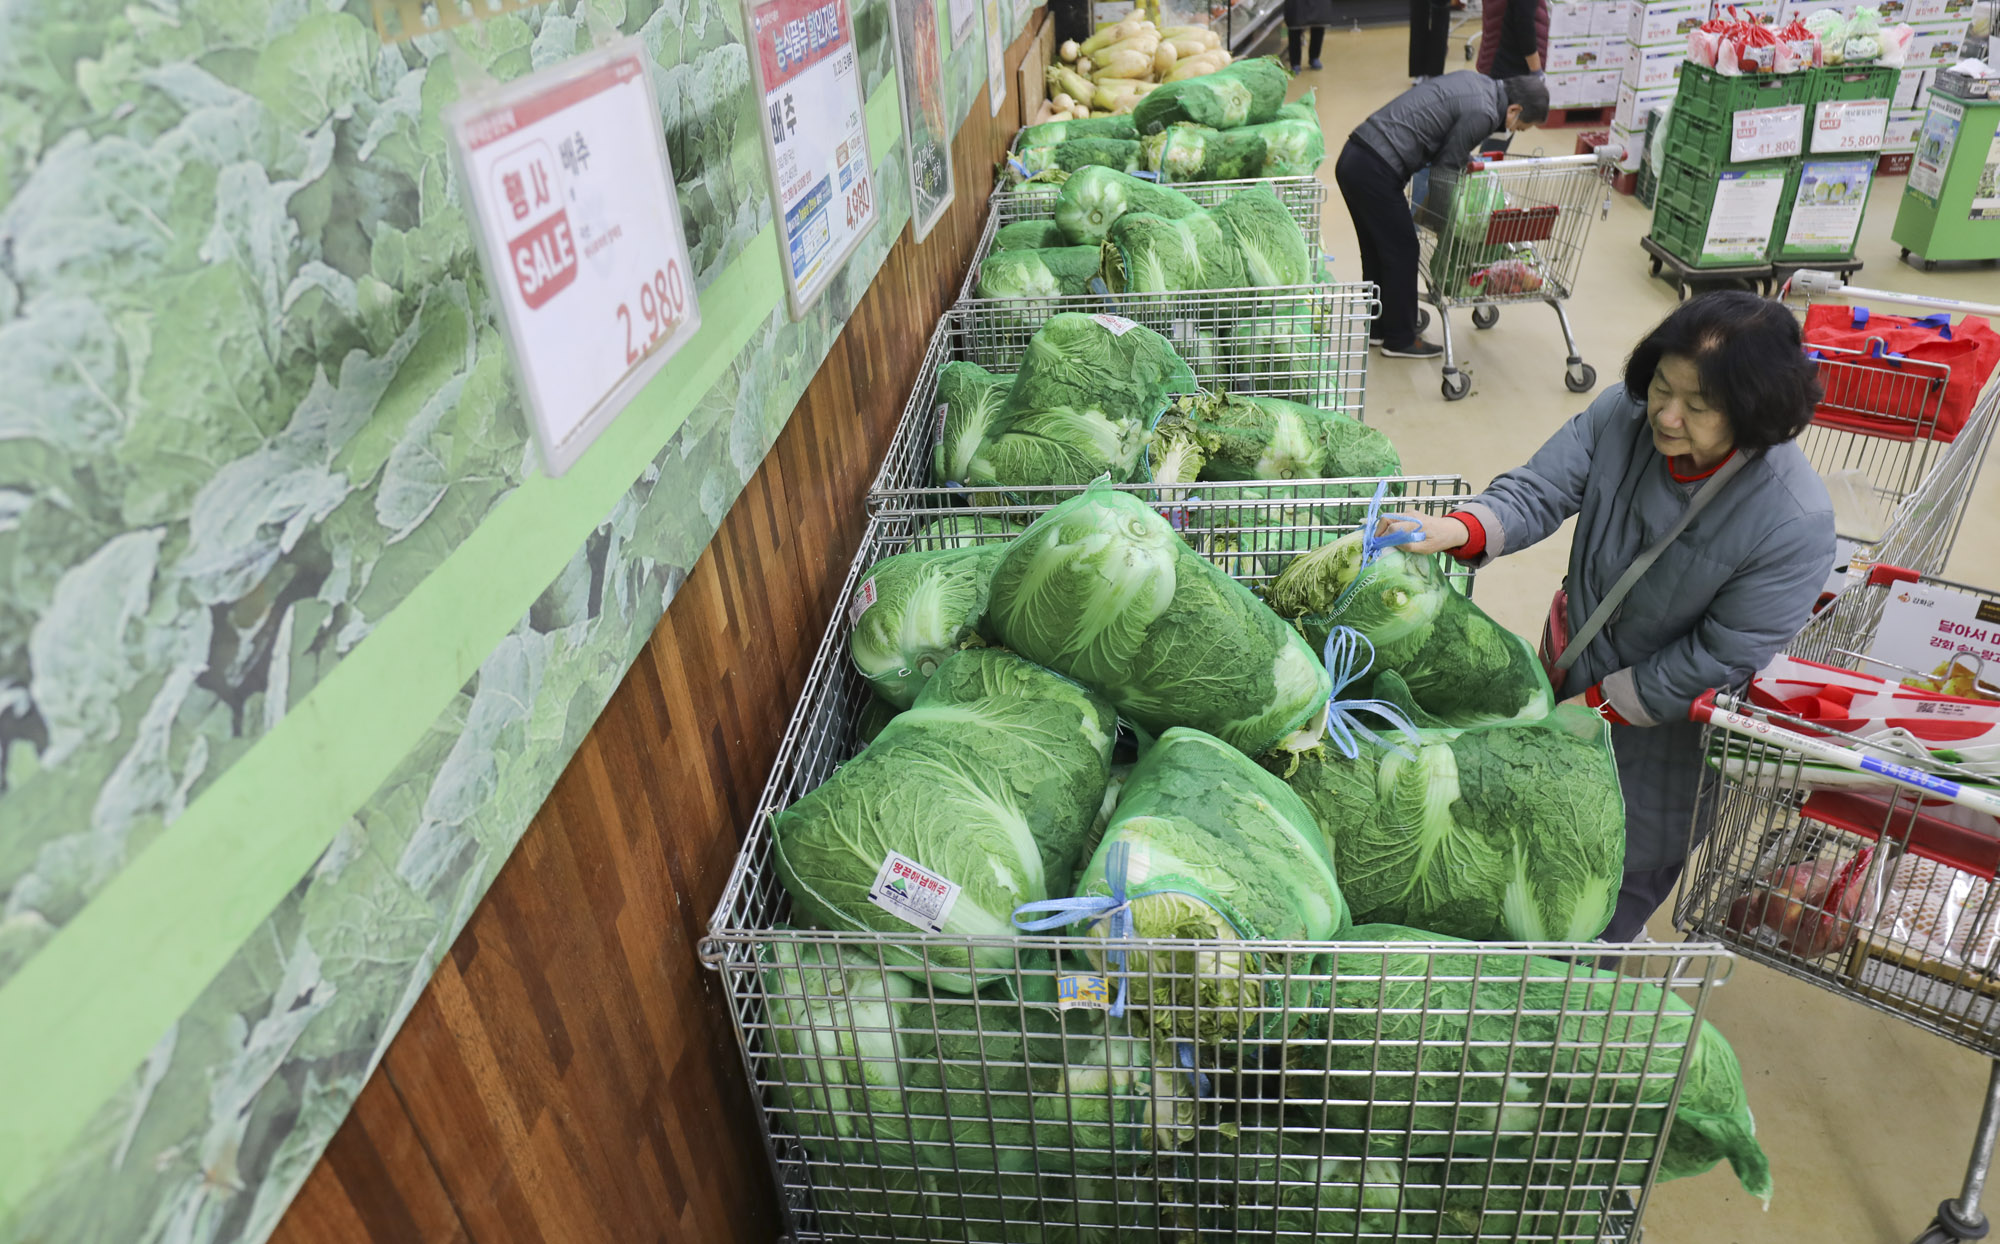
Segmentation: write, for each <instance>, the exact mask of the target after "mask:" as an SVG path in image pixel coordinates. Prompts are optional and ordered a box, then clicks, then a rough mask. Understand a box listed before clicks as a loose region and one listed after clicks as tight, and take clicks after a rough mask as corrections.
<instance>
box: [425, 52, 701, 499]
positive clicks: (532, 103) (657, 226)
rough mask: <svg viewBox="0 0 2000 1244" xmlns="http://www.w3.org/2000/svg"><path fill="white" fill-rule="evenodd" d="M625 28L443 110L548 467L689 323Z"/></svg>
mask: <svg viewBox="0 0 2000 1244" xmlns="http://www.w3.org/2000/svg"><path fill="white" fill-rule="evenodd" d="M646 64H647V58H646V52H645V49H644V47H643V46H642V45H641V44H640V43H639V41H638V40H637V39H627V40H623V41H621V42H619V43H616V44H613V45H612V46H610V47H607V48H604V49H602V50H600V51H597V52H593V53H590V54H588V55H585V56H581V57H578V58H577V59H575V60H573V61H569V62H567V63H565V64H562V65H558V66H555V67H554V68H552V69H549V70H547V71H545V72H542V73H538V74H534V75H532V76H530V77H527V78H524V79H522V80H520V81H518V82H515V83H512V84H510V85H508V86H506V87H504V88H501V89H500V90H497V91H494V92H491V93H488V94H484V95H481V96H479V97H477V98H474V99H469V100H466V101H464V102H462V103H459V104H456V105H454V106H453V107H452V108H450V109H449V110H447V112H446V113H445V120H446V122H447V123H448V124H449V125H450V126H451V130H452V136H453V146H454V149H455V150H456V153H457V156H458V162H459V171H460V184H461V185H462V186H464V187H465V191H466V196H467V197H468V198H469V199H470V200H471V202H472V210H473V215H474V217H475V219H476V220H477V222H478V230H477V232H478V235H479V246H480V252H481V255H482V256H483V257H484V260H485V264H486V276H487V281H488V283H489V284H490V285H491V286H492V288H493V291H494V293H495V294H497V295H498V297H499V300H500V307H501V313H502V315H501V318H502V323H503V326H504V328H505V330H506V334H507V341H508V344H509V345H510V346H511V347H512V352H513V356H514V365H515V367H516V369H517V370H518V372H519V374H520V380H521V393H522V396H523V399H524V400H525V403H526V405H527V408H528V412H529V415H530V417H531V419H532V421H533V423H534V425H535V437H536V440H537V441H538V442H539V443H540V445H541V450H542V459H543V462H544V463H545V464H546V466H547V469H548V472H549V474H551V475H560V474H562V473H563V472H564V471H565V470H567V469H569V466H570V464H571V463H573V462H575V461H576V460H577V458H578V457H580V456H582V454H583V451H584V450H585V449H587V448H589V447H590V443H591V442H592V441H593V440H595V439H596V438H597V435H598V433H599V432H602V431H603V430H604V428H605V427H606V426H607V425H609V424H610V422H611V420H612V419H614V418H616V417H617V414H618V412H619V411H620V410H622V409H624V407H625V404H626V403H627V402H629V401H631V399H632V397H633V396H634V395H635V394H637V393H638V391H639V390H640V389H641V388H643V387H644V386H645V383H646V381H647V380H649V379H651V378H652V376H653V373H654V372H656V371H658V370H659V369H660V367H661V365H663V364H664V363H665V362H666V361H667V360H668V359H669V358H671V357H673V354H674V352H675V351H676V350H678V349H680V347H681V346H682V345H683V344H685V343H686V342H687V340H688V338H690V337H692V336H693V335H694V334H695V331H696V330H697V329H699V328H700V327H701V311H700V308H699V307H698V305H697V304H696V300H695V292H694V281H693V273H692V272H691V270H690V268H689V266H688V254H687V242H686V240H685V239H684V237H683V235H682V233H681V211H680V203H679V200H678V198H677V197H676V196H675V194H674V177H673V167H672V165H671V164H670V163H669V161H668V159H667V149H666V143H665V140H664V138H663V136H662V132H661V128H660V109H659V105H658V103H657V102H655V100H654V97H653V87H652V79H651V78H650V77H649V76H648V74H647V72H646Z"/></svg>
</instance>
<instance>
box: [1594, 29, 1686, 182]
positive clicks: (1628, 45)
mask: <svg viewBox="0 0 2000 1244" xmlns="http://www.w3.org/2000/svg"><path fill="white" fill-rule="evenodd" d="M1708 17H1709V0H1630V3H1628V4H1627V5H1626V21H1625V45H1624V48H1623V50H1622V53H1621V55H1622V59H1623V62H1624V65H1623V69H1622V71H1621V73H1620V75H1619V80H1618V96H1617V99H1616V101H1615V106H1614V108H1613V110H1612V117H1611V142H1612V144H1613V145H1614V146H1618V147H1622V148H1623V149H1624V151H1625V158H1624V159H1623V160H1621V161H1620V162H1619V166H1618V167H1619V170H1620V171H1621V172H1625V173H1634V172H1637V171H1638V168H1639V164H1640V153H1641V151H1642V150H1643V147H1644V137H1645V133H1646V115H1647V113H1649V112H1650V111H1651V110H1652V109H1654V108H1656V107H1658V106H1659V105H1660V104H1662V103H1664V102H1666V101H1667V100H1670V99H1672V98H1673V97H1674V88H1675V83H1676V81H1677V80H1678V79H1679V77H1680V72H1681V65H1682V64H1683V63H1685V62H1686V59H1687V37H1688V32H1689V31H1691V30H1693V29H1695V28H1696V27H1698V26H1700V25H1701V24H1702V23H1703V22H1705V21H1707V20H1708Z"/></svg>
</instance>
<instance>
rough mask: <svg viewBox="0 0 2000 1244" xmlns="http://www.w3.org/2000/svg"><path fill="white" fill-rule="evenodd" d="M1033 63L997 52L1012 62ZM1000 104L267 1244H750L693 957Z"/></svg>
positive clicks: (728, 1075)
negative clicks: (954, 190)
mask: <svg viewBox="0 0 2000 1244" xmlns="http://www.w3.org/2000/svg"><path fill="white" fill-rule="evenodd" d="M1029 43H1030V40H1029V39H1028V38H1027V37H1026V36H1023V37H1022V38H1021V39H1020V40H1018V41H1016V43H1015V45H1014V47H1013V48H1012V49H1010V50H1009V53H1008V59H1007V63H1008V64H1010V65H1012V64H1016V63H1018V62H1019V60H1020V57H1021V55H1022V54H1023V52H1024V51H1025V50H1026V49H1027V47H1028V45H1029ZM1018 124H1019V116H1018V112H1017V111H1016V108H1015V101H1014V100H1012V99H1010V100H1008V101H1007V103H1006V104H1005V105H1003V107H1002V109H1001V112H1000V115H999V116H997V117H990V116H989V106H988V104H987V100H986V96H985V94H984V93H982V94H981V95H980V97H979V99H978V100H977V101H976V102H974V104H973V107H972V115H971V117H970V118H969V119H968V120H967V122H966V124H965V126H964V128H963V129H962V130H960V132H959V135H958V139H957V142H956V143H955V145H954V148H953V157H954V162H955V171H956V174H957V178H958V197H957V200H956V202H955V203H954V204H953V205H952V208H951V211H950V213H949V214H948V215H946V216H945V217H944V219H942V220H941V221H940V222H939V223H938V225H937V227H936V228H935V229H934V230H933V231H932V233H931V235H930V236H929V237H928V238H926V239H925V241H924V244H923V245H921V246H918V245H915V244H913V243H912V242H911V240H910V235H909V233H908V231H907V230H905V232H904V234H903V237H902V238H901V240H900V241H898V243H897V244H896V246H895V247H894V248H893V249H892V250H891V252H890V254H889V257H888V260H887V261H886V263H885V264H884V265H883V268H882V271H881V273H880V275H878V276H877V278H876V280H875V282H874V284H873V285H872V286H871V287H870V288H869V290H868V293H867V294H866V295H865V296H864V298H863V299H862V301H861V303H860V305H859V306H858V307H857V308H856V310H855V313H854V316H853V318H852V319H851V320H850V321H849V322H848V324H847V327H846V329H845V330H844V331H843V332H842V334H841V336H840V338H839V340H838V341H837V342H836V343H835V345H834V348H833V351H832V352H831V353H830V354H829V355H828V356H827V359H826V362H825V363H824V364H823V365H822V366H821V367H820V370H819V372H818V374H817V375H816V376H815V377H814V378H813V381H812V384H811V386H810V387H809V388H808V389H807V390H806V394H805V397H804V399H803V400H802V401H801V402H800V403H799V406H798V408H797V410H796V411H795V412H794V413H793V415H792V419H791V422H790V423H789V424H787V425H786V427H785V430H784V432H783V434H782V435H781V436H780V437H779V438H778V442H777V445H776V446H775V447H774V448H773V449H772V451H771V453H770V455H769V456H768V457H766V458H765V460H764V464H763V466H762V467H761V468H760V469H759V470H758V472H757V474H756V476H755V478H753V479H752V480H751V481H750V483H749V485H748V486H747V487H746V488H745V489H744V490H743V495H742V496H741V497H740V498H739V499H738V500H737V502H736V504H735V506H734V507H733V508H732V509H731V510H730V512H729V515H728V517H727V519H725V520H724V522H723V524H722V529H721V530H720V532H718V533H717V535H716V537H715V541H714V543H713V544H711V545H710V546H709V548H708V551H707V552H706V553H705V554H703V556H702V558H701V560H700V562H699V563H698V564H697V565H696V567H695V569H694V572H693V573H692V574H691V575H690V576H689V577H688V580H687V582H686V584H685V585H683V586H682V588H681V590H680V594H679V595H678V596H676V597H675V598H674V602H673V604H672V606H671V607H670V608H669V609H668V610H667V614H666V616H665V617H664V618H663V619H662V620H661V622H660V625H659V628H658V630H656V631H655V632H654V635H653V638H652V640H651V642H650V643H649V644H648V645H647V647H646V650H645V652H644V653H643V654H642V655H641V656H640V658H639V660H638V661H637V662H636V663H635V664H634V665H633V667H632V669H631V671H630V672H629V673H628V674H627V675H626V677H625V681H624V682H623V684H622V685H620V687H619V688H618V690H617V692H616V693H615V694H614V695H613V696H612V698H611V702H610V704H609V705H608V706H607V707H606V709H605V711H604V715H603V716H602V717H600V718H599V719H598V721H597V724H596V726H595V727H594V728H593V729H592V730H591V731H590V734H589V736H588V737H587V738H586V739H585V741H584V743H583V746H582V748H581V749H580V750H579V751H578V752H577V754H576V757H575V758H574V759H573V760H572V761H571V762H570V765H569V768H568V770H567V771H565V772H564V774H563V776H562V778H561V780H560V781H558V782H557V784H556V787H555V790H554V792H553V793H552V794H551V795H550V796H549V800H548V803H547V804H546V805H544V806H543V808H542V810H541V812H540V813H539V814H537V816H536V817H535V820H534V822H533V823H532V824H531V825H530V826H529V828H528V831H527V833H526V835H525V836H524V837H523V838H522V841H521V844H520V846H519V847H518V848H517V849H516V851H515V852H514V854H513V856H512V857H511V858H510V859H509V860H508V861H507V863H506V865H505V866H504V867H503V868H502V869H501V872H500V875H499V878H498V879H497V880H496V881H495V882H494V884H493V887H492V889H491V890H490V891H488V893H487V895H486V897H485V899H484V900H483V901H482V902H481V904H480V906H479V908H478V910H477V911H476V912H475V913H474V914H473V917H472V920H471V922H470V923H469V924H468V925H467V926H466V929H465V932H464V933H463V934H462V935H461V936H460V937H459V939H458V941H457V943H456V944H455V945H453V947H452V949H451V953H450V955H448V956H447V957H446V959H445V961H444V962H443V964H442V965H440V967H439V969H438V972H437V975H436V977H435V978H434V979H433V980H432V981H431V984H430V987H429V988H428V989H427V990H426V991H425V992H424V995H423V997H422V999H421V1000H420V1001H419V1002H418V1003H417V1006H416V1009H415V1011H414V1012H413V1013H412V1014H411V1015H410V1018H409V1020H408V1022H407V1023H406V1024H405V1025H404V1026H403V1029H402V1031H401V1032H400V1033H399V1034H398V1035H397V1037H396V1039H395V1041H394V1043H393V1044H391V1046H390V1047H389V1052H388V1055H387V1057H386V1058H385V1059H384V1061H383V1063H382V1066H381V1067H380V1068H379V1069H378V1070H377V1071H376V1073H375V1075H374V1076H373V1077H372V1078H371V1079H370V1080H369V1081H368V1084H367V1086H366V1087H365V1088H364V1089H363V1091H362V1094H361V1097H360V1100H359V1101H358V1102H357V1103H356V1106H355V1108H354V1111H353V1113H352V1114H351V1115H350V1116H349V1117H348V1119H347V1121H346V1123H345V1124H344V1125H343V1126H342V1127H341V1129H340V1131H339V1132H338V1133H337V1134H336V1135H335V1137H334V1139H333V1142H332V1144H331V1145H330V1146H329V1147H328V1149H327V1151H326V1153H325V1155H324V1157H323V1158H322V1159H321V1160H320V1162H319V1164H318V1166H317V1167H316V1168H315V1169H314V1170H313V1173H312V1175H311V1177H310V1178H309V1179H308V1180H307V1182H306V1185H305V1187H304V1189H303V1190H302V1191H301V1192H300V1193H299V1196H298V1198H297V1199H296V1200H295V1201H294V1202H293V1203H292V1207H291V1209H290V1211H289V1212H288V1213H287V1215H286V1217H285V1218H284V1220H283V1221H282V1222H281V1224H280V1225H279V1228H278V1231H277V1233H276V1234H275V1235H274V1236H273V1237H272V1238H273V1239H274V1240H275V1241H278V1242H279V1244H447V1242H450V1241H464V1242H467V1244H665V1242H669V1241H671V1242H675V1244H679V1242H681V1241H686V1242H688V1244H768V1242H769V1241H771V1240H772V1239H773V1238H774V1237H775V1235H776V1234H777V1230H778V1219H777V1216H776V1214H775V1212H774V1211H773V1208H772V1206H773V1202H774V1192H773V1189H772V1186H771V1182H770V1175H769V1167H768V1166H767V1165H766V1163H765V1160H764V1156H763V1150H762V1142H761V1140H760V1138H759V1134H758V1130H757V1125H756V1119H755V1116H754V1115H753V1113H752V1110H751V1102H750V1097H749V1092H748V1090H747V1088H746V1087H745V1085H744V1081H743V1070H742V1063H741V1061H740V1059H739V1058H738V1056H737V1053H736V1046H735V1038H734V1035H733V1034H732V1032H731V1030H730V1025H729V1019H728V1016H727V1014H726V1012H725V1011H724V1009H723V1001H722V995H721V991H720V989H719V988H718V980H717V977H716V976H715V975H714V974H713V973H711V972H709V971H708V970H706V969H705V968H703V967H702V965H701V964H700V963H699V962H698V961H697V959H696V957H695V949H696V946H697V944H698V943H699V941H700V939H701V936H702V934H703V932H704V931H705V929H706V927H707V921H708V916H709V912H710V911H711V910H712V909H713V908H714V906H715V903H716V900H717V898H718V897H719V895H720V893H721V890H722V886H723V883H724V882H725V881H726V879H727V878H728V875H729V869H730V865H731V864H732V862H733V861H734V858H735V854H736V848H737V844H738V842H739V841H740V840H741V836H742V834H743V832H744V831H745V830H746V829H747V828H748V825H749V820H750V813H751V808H752V806H753V804H754V802H755V800H756V796H757V793H758V791H759V790H760V789H761V788H762V786H763V783H764V780H765V777H766V775H767V774H768V773H769V771H770V767H771V761H772V757H773V754H774V753H775V752H776V750H777V746H778V741H779V739H780V738H781V737H782V736H783V734H784V729H785V723H786V720H787V718H788V717H789V715H790V713H791V709H792V706H793V704H794V703H795V701H796V700H797V698H798V694H799V690H800V688H801V686H802V685H803V683H804V680H805V675H806V669H807V666H808V664H809V663H810V662H811V660H812V655H813V652H814V650H815V648H816V647H817V644H818V641H819V637H820V635H821V634H822V633H823V632H824V630H825V627H826V622H827V619H828V617H829V616H830V615H831V613H832V610H833V608H834V605H835V600H834V597H835V595H836V594H837V593H838V592H839V590H840V585H841V582H842V579H843V578H844V576H845V574H846V570H847V565H848V563H849V561H850V560H851V559H852V558H853V556H854V552H855V549H856V548H857V547H858V546H859V544H860V539H861V533H862V528H863V527H864V525H865V523H864V514H863V505H862V499H863V495H864V494H865V493H866V492H867V489H868V484H869V481H870V480H871V479H872V478H873V475H874V472H875V469H876V466H877V464H879V463H880V462H881V460H882V457H883V455H884V454H885V453H886V452H887V450H888V446H889V438H890V436H891V434H892V433H893V431H894V429H895V425H896V420H897V418H898V416H899V415H900V414H901V413H902V408H903V402H904V400H905V398H906V397H907V395H908V393H909V391H910V388H911V386H912V384H913V383H914V381H915V378H916V372H917V367H918V364H919V363H920V362H921V361H922V359H923V354H924V348H925V345H926V342H927V341H928V339H929V336H930V332H931V329H932V328H933V327H934V325H935V324H936V321H937V318H938V316H939V315H940V314H941V313H942V312H943V311H944V310H945V308H947V307H948V306H950V305H951V303H952V301H953V299H954V298H955V296H956V294H957V290H958V286H959V283H960V281H961V280H962V279H963V277H964V274H965V270H966V267H967V264H968V263H969V261H970V259H971V255H972V250H973V247H974V246H975V245H976V244H977V242H978V239H979V232H980V229H981V228H982V226H983V224H984V221H985V206H986V199H987V195H988V194H989V193H990V192H991V190H992V186H993V167H994V163H995V162H996V161H997V160H998V159H999V158H1000V157H1001V155H1002V154H1003V153H1004V152H1005V150H1006V147H1007V143H1008V141H1009V139H1010V138H1011V137H1012V135H1013V132H1014V130H1015V129H1016V128H1018Z"/></svg>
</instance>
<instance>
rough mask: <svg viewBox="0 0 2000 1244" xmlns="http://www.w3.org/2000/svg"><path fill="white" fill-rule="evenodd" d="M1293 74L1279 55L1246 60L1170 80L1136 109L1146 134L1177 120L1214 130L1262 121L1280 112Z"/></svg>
mask: <svg viewBox="0 0 2000 1244" xmlns="http://www.w3.org/2000/svg"><path fill="white" fill-rule="evenodd" d="M1291 80H1292V79H1291V75H1290V74H1288V73H1286V72H1285V69H1284V66H1282V65H1280V64H1279V63H1278V60H1277V58H1276V57H1273V56H1260V57H1258V58H1256V59H1255V60H1241V61H1237V62H1235V63H1234V64H1231V65H1230V66H1228V67H1227V68H1225V69H1221V70H1218V71H1217V72H1215V73H1210V74H1205V75H1202V76H1200V77H1196V78H1189V79H1183V80H1181V81H1177V82H1176V81H1170V82H1168V83H1167V84H1166V85H1164V86H1162V87H1161V88H1160V89H1159V90H1157V91H1154V92H1153V93H1152V94H1151V95H1148V96H1147V97H1146V98H1145V99H1144V100H1142V101H1140V104H1139V106H1138V107H1137V108H1135V109H1134V110H1133V112H1132V120H1133V122H1134V124H1136V125H1137V126H1138V127H1139V132H1140V133H1141V134H1152V133H1157V132H1158V131H1160V130H1163V129H1165V128H1166V127H1167V126H1169V125H1172V124H1173V123H1174V122H1176V121H1192V122H1194V123H1195V124H1197V125H1206V126H1208V127H1209V128H1210V129H1217V130H1233V129H1235V128H1236V127H1237V126H1239V125H1260V124H1262V123H1263V122H1265V121H1269V120H1271V119H1273V118H1274V117H1276V116H1277V115H1278V109H1279V108H1280V107H1282V106H1283V104H1284V102H1285V88H1286V87H1287V86H1289V85H1290V84H1291Z"/></svg>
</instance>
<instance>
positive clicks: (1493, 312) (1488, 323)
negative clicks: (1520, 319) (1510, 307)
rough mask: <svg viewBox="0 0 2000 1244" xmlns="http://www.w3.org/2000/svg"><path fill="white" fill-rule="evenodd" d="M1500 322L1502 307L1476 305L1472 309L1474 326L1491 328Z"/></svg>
mask: <svg viewBox="0 0 2000 1244" xmlns="http://www.w3.org/2000/svg"><path fill="white" fill-rule="evenodd" d="M1499 322H1500V308H1498V307H1474V308H1473V309H1472V326H1473V327H1474V328H1491V327H1493V326H1494V325H1495V324H1498V323H1499Z"/></svg>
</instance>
